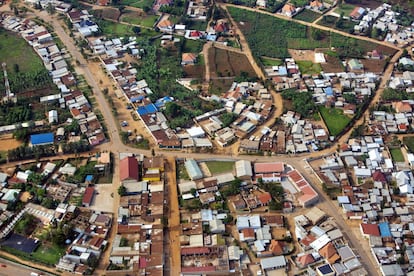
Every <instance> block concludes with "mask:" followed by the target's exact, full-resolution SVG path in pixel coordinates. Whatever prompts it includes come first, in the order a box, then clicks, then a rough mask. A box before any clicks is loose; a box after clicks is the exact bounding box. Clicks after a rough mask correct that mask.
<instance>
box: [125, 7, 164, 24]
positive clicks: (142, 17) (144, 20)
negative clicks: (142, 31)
mask: <svg viewBox="0 0 414 276" xmlns="http://www.w3.org/2000/svg"><path fill="white" fill-rule="evenodd" d="M157 19H158V16H156V15H146V14H145V13H139V12H136V11H132V10H128V9H126V11H125V12H124V14H123V15H122V16H121V19H120V20H121V21H122V22H126V23H129V24H134V25H140V26H144V27H148V28H152V26H153V25H154V23H155V22H156V21H157Z"/></svg>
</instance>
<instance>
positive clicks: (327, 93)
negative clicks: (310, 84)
mask: <svg viewBox="0 0 414 276" xmlns="http://www.w3.org/2000/svg"><path fill="white" fill-rule="evenodd" d="M323 90H324V91H325V94H326V96H333V90H332V87H326V88H324V89H323Z"/></svg>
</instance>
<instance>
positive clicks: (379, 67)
mask: <svg viewBox="0 0 414 276" xmlns="http://www.w3.org/2000/svg"><path fill="white" fill-rule="evenodd" d="M361 63H362V64H363V65H364V69H365V71H367V72H373V73H377V74H381V73H382V72H383V71H384V68H385V66H386V65H387V61H386V60H385V59H380V60H376V59H361Z"/></svg>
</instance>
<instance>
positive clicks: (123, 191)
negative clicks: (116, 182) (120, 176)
mask: <svg viewBox="0 0 414 276" xmlns="http://www.w3.org/2000/svg"><path fill="white" fill-rule="evenodd" d="M118 194H119V195H120V196H125V195H126V194H127V190H126V188H125V186H124V185H121V186H119V188H118Z"/></svg>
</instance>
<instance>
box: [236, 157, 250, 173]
mask: <svg viewBox="0 0 414 276" xmlns="http://www.w3.org/2000/svg"><path fill="white" fill-rule="evenodd" d="M235 165H236V176H237V177H242V176H253V172H252V163H251V162H250V161H247V160H239V161H237V162H236V164H235Z"/></svg>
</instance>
